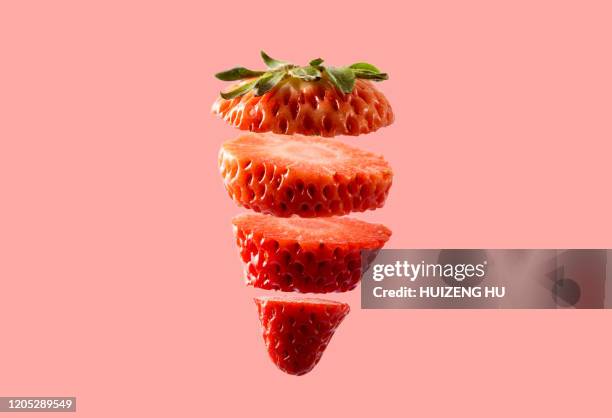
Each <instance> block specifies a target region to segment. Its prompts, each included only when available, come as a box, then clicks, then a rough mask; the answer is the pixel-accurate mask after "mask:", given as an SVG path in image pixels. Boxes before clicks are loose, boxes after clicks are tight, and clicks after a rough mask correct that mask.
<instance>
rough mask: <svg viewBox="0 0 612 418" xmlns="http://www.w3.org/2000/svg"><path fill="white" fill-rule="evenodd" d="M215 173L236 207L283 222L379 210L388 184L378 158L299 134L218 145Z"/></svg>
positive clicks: (248, 136) (388, 171)
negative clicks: (284, 220) (273, 217)
mask: <svg viewBox="0 0 612 418" xmlns="http://www.w3.org/2000/svg"><path fill="white" fill-rule="evenodd" d="M219 168H220V171H221V175H222V177H223V178H224V184H225V188H226V189H227V191H228V193H229V195H230V197H231V198H232V199H233V200H234V201H235V202H236V203H237V204H239V205H241V206H243V207H246V208H249V209H253V210H255V211H256V212H262V213H268V214H273V215H276V216H284V217H286V216H291V215H294V214H297V215H299V216H302V217H322V216H333V215H345V214H348V213H350V212H363V211H365V210H372V209H376V208H380V207H382V206H383V205H384V203H385V200H386V198H387V195H388V194H389V189H390V187H391V183H392V180H393V171H392V170H391V167H390V166H389V164H388V163H387V162H386V161H385V160H384V159H383V157H382V156H380V155H377V154H374V153H371V152H368V151H364V150H361V149H359V148H356V147H352V146H349V145H347V144H344V143H342V142H341V141H338V140H331V139H326V138H320V137H306V136H302V135H293V136H281V135H275V134H244V135H241V136H239V137H238V138H235V139H232V140H229V141H227V142H225V143H224V144H223V145H222V147H221V150H220V152H219Z"/></svg>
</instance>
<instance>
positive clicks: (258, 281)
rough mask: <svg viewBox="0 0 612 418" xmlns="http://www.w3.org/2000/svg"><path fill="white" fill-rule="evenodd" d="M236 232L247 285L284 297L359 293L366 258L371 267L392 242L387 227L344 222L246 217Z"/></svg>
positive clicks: (241, 217) (238, 218)
mask: <svg viewBox="0 0 612 418" xmlns="http://www.w3.org/2000/svg"><path fill="white" fill-rule="evenodd" d="M233 226H234V234H235V236H236V243H237V245H238V248H239V250H240V256H241V258H242V260H243V262H244V263H245V280H246V282H247V284H249V285H252V286H254V287H258V288H262V289H269V290H281V291H285V292H291V291H295V292H302V293H328V292H345V291H348V290H351V289H354V288H355V286H357V284H358V283H359V280H361V276H362V272H363V267H364V260H363V257H368V259H367V260H366V261H369V260H370V258H369V257H371V256H373V255H375V253H376V252H377V251H378V250H379V249H380V248H382V247H383V245H384V244H385V242H386V241H387V240H388V239H389V238H390V236H391V231H390V230H389V229H388V228H387V227H385V226H383V225H378V224H372V223H368V222H363V221H360V220H357V219H351V218H345V217H330V218H299V217H291V218H278V217H274V216H269V215H261V214H242V215H238V216H236V217H235V218H234V219H233ZM364 250H369V251H367V252H364Z"/></svg>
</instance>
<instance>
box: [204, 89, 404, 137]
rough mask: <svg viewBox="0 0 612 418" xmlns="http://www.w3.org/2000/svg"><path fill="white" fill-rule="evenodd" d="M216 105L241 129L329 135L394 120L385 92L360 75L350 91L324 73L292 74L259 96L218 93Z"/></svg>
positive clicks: (365, 130) (357, 132)
mask: <svg viewBox="0 0 612 418" xmlns="http://www.w3.org/2000/svg"><path fill="white" fill-rule="evenodd" d="M250 81H251V80H246V81H244V82H242V83H240V84H246V83H248V82H250ZM212 111H213V113H215V114H217V115H218V116H220V117H221V118H222V119H223V120H225V121H226V122H227V123H228V124H230V125H231V126H233V127H235V128H238V129H241V130H247V131H252V132H274V133H278V134H303V135H319V136H326V137H333V136H336V135H353V136H356V135H361V134H367V133H371V132H374V131H376V130H378V129H379V128H382V127H384V126H388V125H390V124H391V123H393V120H394V116H393V110H392V109H391V105H390V104H389V101H388V100H387V98H386V97H385V96H384V95H383V94H382V93H381V92H380V91H378V90H377V89H376V88H375V87H374V85H373V84H372V83H371V82H370V81H368V80H362V79H359V80H357V81H356V82H355V87H354V88H353V91H352V92H350V93H342V92H341V91H339V90H338V89H337V88H336V87H335V86H334V85H332V84H331V83H330V82H329V81H328V80H326V79H320V80H317V81H305V80H301V79H296V78H289V79H286V80H283V81H281V82H280V83H279V84H278V85H277V86H276V87H274V88H273V89H272V90H270V91H268V92H267V93H265V94H263V95H261V96H256V95H255V92H254V91H249V92H248V93H246V94H244V95H242V96H239V97H236V98H233V99H223V98H222V97H219V98H218V99H217V100H216V101H215V103H214V105H213V108H212Z"/></svg>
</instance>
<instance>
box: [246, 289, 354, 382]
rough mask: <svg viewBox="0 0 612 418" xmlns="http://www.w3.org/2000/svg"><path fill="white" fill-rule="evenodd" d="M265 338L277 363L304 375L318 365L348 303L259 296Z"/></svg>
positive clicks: (292, 371) (289, 371)
mask: <svg viewBox="0 0 612 418" xmlns="http://www.w3.org/2000/svg"><path fill="white" fill-rule="evenodd" d="M255 303H256V304H257V310H258V311H259V320H260V321H261V325H262V327H263V338H264V342H265V344H266V348H267V350H268V354H269V356H270V358H271V359H272V361H273V362H274V364H276V366H277V367H278V368H279V369H281V370H282V371H284V372H285V373H289V374H294V375H298V376H299V375H303V374H305V373H308V372H309V371H311V370H312V369H313V368H314V366H316V365H317V363H318V362H319V360H320V359H321V356H322V355H323V351H325V348H327V345H328V344H329V341H330V340H331V337H332V336H333V335H334V332H335V331H336V328H337V327H338V325H340V323H341V322H342V320H343V319H344V317H345V316H346V315H347V314H348V313H349V306H348V305H347V304H345V303H340V302H333V301H328V300H322V299H289V298H281V297H259V298H255Z"/></svg>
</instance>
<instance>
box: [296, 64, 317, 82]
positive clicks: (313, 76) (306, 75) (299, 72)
mask: <svg viewBox="0 0 612 418" xmlns="http://www.w3.org/2000/svg"><path fill="white" fill-rule="evenodd" d="M289 75H290V76H291V77H296V78H301V79H302V80H306V81H315V80H318V79H320V78H321V71H319V69H318V68H315V67H312V66H310V67H296V68H292V69H291V70H289Z"/></svg>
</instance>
